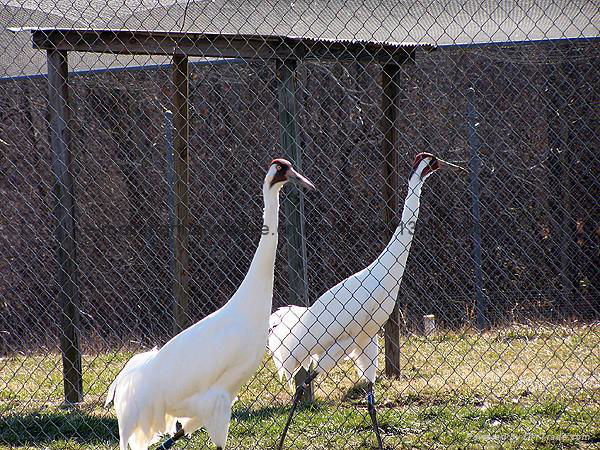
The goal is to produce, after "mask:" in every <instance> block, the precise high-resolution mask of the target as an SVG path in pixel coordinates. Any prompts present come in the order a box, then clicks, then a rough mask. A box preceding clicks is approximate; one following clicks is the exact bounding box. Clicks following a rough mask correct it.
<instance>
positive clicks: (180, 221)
mask: <svg viewBox="0 0 600 450" xmlns="http://www.w3.org/2000/svg"><path fill="white" fill-rule="evenodd" d="M173 87H174V90H173V159H174V168H175V181H174V184H175V189H174V191H175V196H174V197H175V198H174V204H175V208H174V209H175V227H174V236H173V242H174V246H175V286H174V288H173V291H174V293H175V304H174V308H173V316H174V319H175V320H174V326H173V334H177V333H179V332H180V331H181V330H183V329H185V328H187V326H188V323H189V319H188V305H189V295H190V294H189V276H190V274H189V209H190V201H189V155H188V141H189V105H188V93H189V76H188V58H187V56H184V55H174V56H173Z"/></svg>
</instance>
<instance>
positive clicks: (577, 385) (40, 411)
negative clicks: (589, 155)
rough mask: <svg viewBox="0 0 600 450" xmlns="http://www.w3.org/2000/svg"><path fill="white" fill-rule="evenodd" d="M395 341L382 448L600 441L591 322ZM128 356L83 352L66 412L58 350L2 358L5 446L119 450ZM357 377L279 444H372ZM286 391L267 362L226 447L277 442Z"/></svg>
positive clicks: (325, 384) (333, 380)
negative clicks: (117, 382)
mask: <svg viewBox="0 0 600 450" xmlns="http://www.w3.org/2000/svg"><path fill="white" fill-rule="evenodd" d="M401 345H402V350H401V354H402V361H401V364H402V366H401V367H402V374H403V375H402V377H401V378H400V379H387V378H385V377H383V376H381V377H380V379H379V380H378V382H377V384H376V388H375V389H376V397H377V401H378V407H379V421H380V425H381V429H382V431H383V438H384V443H385V445H386V447H387V448H448V447H450V448H483V447H484V446H485V448H531V449H533V448H556V449H563V448H600V426H599V425H598V424H599V423H600V350H599V349H600V329H599V327H598V325H589V326H574V327H566V326H542V325H536V326H513V327H510V328H507V329H502V330H496V331H491V332H488V333H484V334H479V333H476V332H473V331H471V330H465V331H462V332H447V333H440V334H438V335H436V336H433V337H430V338H425V337H420V336H409V337H406V338H403V339H402V341H401ZM130 356H131V353H127V352H121V353H103V354H98V355H86V356H85V358H84V376H85V379H84V385H85V402H84V403H83V404H82V405H81V406H80V407H78V408H77V409H76V410H65V409H62V408H61V404H60V402H61V399H62V388H63V387H62V377H61V365H60V356H59V355H56V354H45V355H37V356H27V357H25V356H15V357H10V358H2V359H0V449H5V448H21V449H42V448H43V449H59V448H60V449H65V448H66V449H82V448H95V449H99V450H102V449H108V448H115V447H116V446H117V445H118V442H117V423H116V420H115V416H114V410H113V409H104V408H103V407H102V404H103V399H104V395H105V392H106V390H107V388H108V385H109V384H110V382H111V381H112V380H113V379H114V377H115V375H116V374H117V373H118V371H119V370H120V368H121V367H122V366H123V365H124V364H125V362H126V361H127V359H128V358H129V357H130ZM382 366H383V364H381V365H380V367H382ZM183 367H184V366H182V370H184V369H183ZM356 380H357V379H356V375H355V373H354V371H353V369H352V368H351V366H350V365H349V364H344V365H342V366H341V367H340V368H338V369H336V370H335V371H334V372H333V373H331V374H330V375H329V376H328V377H326V378H323V377H319V378H318V380H317V381H318V382H317V388H316V398H317V401H316V402H315V403H314V404H312V405H308V406H304V407H302V408H300V410H299V412H298V413H297V415H296V417H295V419H294V422H293V423H292V427H291V428H290V432H289V434H288V440H287V446H286V448H294V449H309V448H310V449H336V448H337V449H369V448H375V447H374V445H375V439H374V436H373V433H372V431H371V426H370V420H369V416H368V413H367V409H366V402H365V399H364V395H363V392H362V390H361V388H360V386H355V383H356ZM174 382H176V380H174ZM290 396H291V392H290V390H289V387H288V386H287V385H286V384H284V383H281V382H279V380H278V379H277V376H276V375H275V373H274V368H273V365H272V363H271V361H269V360H268V359H265V365H264V366H263V367H262V368H261V369H260V370H259V372H258V373H257V374H256V376H255V377H254V378H253V379H252V380H251V381H250V383H249V384H248V385H247V386H245V387H244V388H243V389H242V392H241V394H240V398H239V400H238V402H237V403H236V404H235V405H234V417H233V420H232V423H231V427H230V437H229V442H228V444H229V448H257V449H268V448H274V446H275V444H276V442H277V439H278V437H279V434H280V432H281V430H282V428H283V424H284V422H285V419H286V416H287V412H288V408H289V404H290ZM186 444H187V448H207V446H208V445H209V443H208V438H207V436H206V434H205V433H203V432H197V433H195V434H194V435H193V436H192V438H191V439H186V440H184V441H182V442H179V443H178V444H177V446H176V448H183V447H184V446H186ZM208 448H213V447H211V446H209V447H208Z"/></svg>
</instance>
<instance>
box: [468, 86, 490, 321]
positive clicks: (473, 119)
mask: <svg viewBox="0 0 600 450" xmlns="http://www.w3.org/2000/svg"><path fill="white" fill-rule="evenodd" d="M478 126H479V123H478V122H477V111H476V110H475V89H474V88H473V87H472V86H471V87H469V88H468V89H467V130H468V138H469V148H470V158H469V172H470V183H469V189H470V191H471V199H472V213H473V230H472V233H473V264H474V269H475V311H476V314H477V319H476V320H477V328H478V329H479V330H485V329H486V328H488V327H489V324H490V321H489V318H488V317H487V312H488V311H487V309H488V305H487V298H486V296H485V294H484V292H483V272H482V270H481V218H480V211H479V206H480V198H479V171H480V167H481V158H480V157H479V136H478V134H477V127H478Z"/></svg>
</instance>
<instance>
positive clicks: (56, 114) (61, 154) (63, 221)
mask: <svg viewBox="0 0 600 450" xmlns="http://www.w3.org/2000/svg"><path fill="white" fill-rule="evenodd" d="M48 91H49V92H48V102H49V104H48V106H49V110H50V142H51V146H52V160H53V161H52V169H53V172H54V178H55V180H54V195H55V200H56V205H55V215H56V219H57V222H58V224H57V227H56V240H57V243H58V249H57V259H58V266H59V272H58V284H59V287H60V291H59V293H58V298H59V302H60V304H61V308H62V314H61V326H62V333H61V338H60V347H61V352H62V362H63V377H64V391H65V403H66V404H73V403H78V402H81V401H82V400H83V379H82V372H81V349H80V348H79V329H80V322H79V301H80V289H79V278H78V275H79V274H78V267H77V240H76V221H75V193H74V187H73V165H72V162H73V161H72V154H71V148H70V147H71V130H70V129H69V121H70V117H71V110H70V107H69V84H68V61H67V52H65V51H58V50H49V51H48Z"/></svg>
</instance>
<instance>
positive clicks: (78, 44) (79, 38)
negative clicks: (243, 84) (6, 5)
mask: <svg viewBox="0 0 600 450" xmlns="http://www.w3.org/2000/svg"><path fill="white" fill-rule="evenodd" d="M31 31H32V33H33V46H34V48H38V49H56V50H67V51H78V52H100V53H118V54H126V55H132V54H140V55H165V56H170V55H174V54H180V55H187V56H198V57H215V58H244V59H260V60H265V59H281V60H286V59H312V60H321V61H323V60H328V61H363V62H373V61H377V62H380V63H394V62H396V63H398V62H400V61H404V60H405V59H406V56H407V54H408V53H410V52H412V51H413V50H414V48H415V47H416V46H419V47H422V48H425V49H427V50H432V49H433V46H431V45H429V44H395V43H382V42H359V41H349V40H333V39H308V38H302V37H290V36H275V35H253V34H225V35H224V34H218V33H186V32H181V33H179V32H167V31H148V30H94V29H32V30H31Z"/></svg>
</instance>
